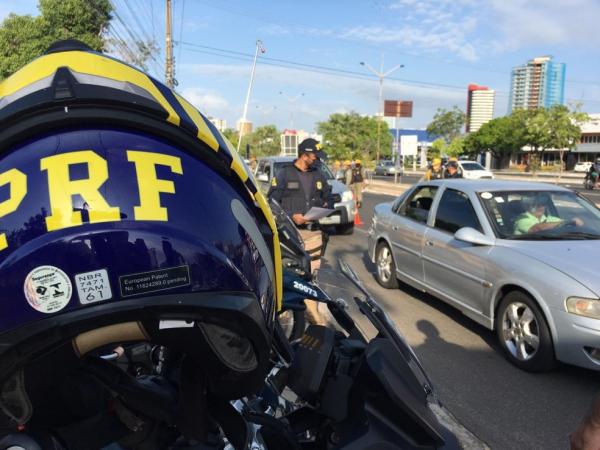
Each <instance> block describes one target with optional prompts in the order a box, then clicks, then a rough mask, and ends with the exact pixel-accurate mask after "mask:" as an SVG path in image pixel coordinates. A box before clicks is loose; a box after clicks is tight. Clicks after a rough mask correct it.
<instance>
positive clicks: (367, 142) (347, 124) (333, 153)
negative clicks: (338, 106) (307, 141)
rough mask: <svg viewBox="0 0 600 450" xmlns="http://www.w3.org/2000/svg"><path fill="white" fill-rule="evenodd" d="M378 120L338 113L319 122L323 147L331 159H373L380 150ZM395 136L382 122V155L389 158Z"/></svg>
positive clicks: (356, 114)
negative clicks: (378, 144)
mask: <svg viewBox="0 0 600 450" xmlns="http://www.w3.org/2000/svg"><path fill="white" fill-rule="evenodd" d="M377 126H378V124H377V119H375V118H373V117H365V116H361V115H360V114H358V113H356V112H350V113H348V114H342V113H336V114H332V115H331V116H329V119H328V120H326V121H324V122H319V123H318V124H317V130H318V132H319V133H320V134H322V135H323V142H324V149H325V151H326V152H327V154H328V156H329V158H330V159H332V160H335V159H338V160H339V159H355V158H360V159H364V160H370V159H374V157H375V155H376V153H377ZM393 140H394V138H393V137H392V135H391V134H390V132H389V129H388V126H387V124H386V123H385V122H382V123H381V156H382V157H386V156H387V157H389V156H390V154H391V151H392V142H393Z"/></svg>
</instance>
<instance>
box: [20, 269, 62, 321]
mask: <svg viewBox="0 0 600 450" xmlns="http://www.w3.org/2000/svg"><path fill="white" fill-rule="evenodd" d="M23 291H24V293H25V298H26V299H27V302H28V303H29V305H30V306H31V307H32V308H33V309H35V310H36V311H39V312H42V313H44V314H52V313H55V312H58V311H60V310H61V309H63V308H64V307H65V306H67V305H68V304H69V301H70V300H71V294H72V293H73V285H72V284H71V280H70V279H69V277H68V276H67V274H66V273H64V272H63V271H62V270H60V269H59V268H58V267H54V266H39V267H36V268H35V269H33V270H32V271H31V272H29V274H28V275H27V277H26V278H25V284H24V286H23Z"/></svg>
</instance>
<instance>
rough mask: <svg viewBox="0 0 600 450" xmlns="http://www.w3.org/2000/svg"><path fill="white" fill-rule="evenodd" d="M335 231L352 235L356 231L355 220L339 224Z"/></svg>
mask: <svg viewBox="0 0 600 450" xmlns="http://www.w3.org/2000/svg"><path fill="white" fill-rule="evenodd" d="M335 231H336V233H337V234H342V235H350V234H352V233H354V222H350V223H345V224H342V225H338V226H337V227H336V229H335Z"/></svg>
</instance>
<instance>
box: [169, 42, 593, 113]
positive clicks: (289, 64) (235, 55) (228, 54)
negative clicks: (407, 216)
mask: <svg viewBox="0 0 600 450" xmlns="http://www.w3.org/2000/svg"><path fill="white" fill-rule="evenodd" d="M181 44H183V45H185V46H187V47H188V48H186V50H188V51H192V52H195V53H202V54H207V55H212V56H218V57H222V58H227V59H234V60H240V61H250V60H251V59H252V55H251V54H249V53H244V52H239V51H233V50H226V49H219V48H217V47H210V46H205V45H199V44H194V43H190V42H181ZM189 47H196V48H189ZM202 49H206V50H202ZM259 64H262V65H268V66H275V67H282V68H286V69H292V70H299V71H303V72H313V73H320V74H326V75H332V76H339V77H345V78H354V79H360V80H373V81H374V80H376V78H374V77H373V76H371V75H369V74H365V73H363V72H356V71H352V70H346V69H339V68H335V67H327V66H321V65H316V64H307V63H299V62H295V61H289V60H285V59H280V58H271V57H266V56H262V57H261V58H260V60H259ZM388 79H389V80H392V81H398V82H401V83H405V84H409V85H415V86H419V87H423V88H426V89H431V90H450V89H452V90H459V91H461V92H464V91H465V86H458V85H451V84H443V83H433V82H426V81H420V80H410V79H404V78H396V77H389V78H388ZM496 94H497V95H498V96H502V97H506V96H508V95H509V93H508V92H507V91H498V90H496ZM566 100H567V101H575V100H574V99H570V98H569V99H566ZM577 101H580V99H578V100H577ZM583 102H584V103H598V104H600V100H591V99H588V100H583Z"/></svg>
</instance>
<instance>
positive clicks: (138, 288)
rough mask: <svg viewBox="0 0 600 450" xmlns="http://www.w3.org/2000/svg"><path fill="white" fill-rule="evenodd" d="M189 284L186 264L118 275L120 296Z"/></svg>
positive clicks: (188, 271) (188, 270) (188, 272)
mask: <svg viewBox="0 0 600 450" xmlns="http://www.w3.org/2000/svg"><path fill="white" fill-rule="evenodd" d="M189 284H190V269H189V267H188V266H179V267H169V268H168V269H160V270H153V271H151V272H143V273H134V274H131V275H123V276H122V277H119V285H120V287H121V297H130V296H132V295H140V294H146V293H148V292H156V291H164V290H167V289H174V288H177V287H181V286H187V285H189Z"/></svg>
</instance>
